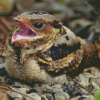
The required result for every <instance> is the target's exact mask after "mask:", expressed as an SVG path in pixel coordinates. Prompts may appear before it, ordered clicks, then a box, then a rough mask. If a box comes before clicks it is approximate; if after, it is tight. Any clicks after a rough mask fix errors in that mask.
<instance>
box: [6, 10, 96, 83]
mask: <svg viewBox="0 0 100 100" xmlns="http://www.w3.org/2000/svg"><path fill="white" fill-rule="evenodd" d="M13 19H14V20H16V21H17V22H18V23H19V26H18V27H16V28H15V29H14V30H12V31H11V32H10V33H9V34H8V36H7V39H6V60H5V64H6V65H5V69H6V71H7V72H8V74H9V75H10V76H11V77H14V78H18V79H20V80H23V81H26V82H29V83H33V82H41V83H52V82H56V83H61V84H63V83H64V82H66V75H74V74H75V73H77V72H78V71H80V70H82V69H83V68H85V67H86V66H89V65H91V62H92V61H93V58H94V57H95V52H96V47H95V46H94V45H93V44H92V43H90V42H88V41H86V40H84V39H82V38H81V37H78V36H76V35H75V34H74V33H73V32H72V31H71V30H70V29H69V28H67V27H66V26H64V25H63V23H62V21H61V19H59V18H57V17H55V16H53V15H51V14H49V13H47V12H45V11H27V12H23V13H22V14H20V15H18V16H17V17H15V18H13Z"/></svg>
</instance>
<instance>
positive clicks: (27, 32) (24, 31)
mask: <svg viewBox="0 0 100 100" xmlns="http://www.w3.org/2000/svg"><path fill="white" fill-rule="evenodd" d="M19 26H20V28H21V30H19V31H17V32H16V33H14V34H13V36H12V43H15V42H18V41H20V40H24V39H30V38H33V37H35V36H37V35H36V33H35V32H33V31H32V30H31V29H30V28H29V27H28V26H27V25H25V23H23V22H21V21H19Z"/></svg>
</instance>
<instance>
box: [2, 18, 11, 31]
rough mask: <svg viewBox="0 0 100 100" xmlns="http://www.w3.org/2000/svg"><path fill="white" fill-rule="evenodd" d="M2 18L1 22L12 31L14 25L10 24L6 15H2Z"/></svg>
mask: <svg viewBox="0 0 100 100" xmlns="http://www.w3.org/2000/svg"><path fill="white" fill-rule="evenodd" d="M0 19H1V22H2V23H3V24H4V25H5V26H6V28H7V29H8V30H9V31H11V30H12V27H11V26H10V24H9V23H8V22H7V21H6V20H5V18H4V17H0Z"/></svg>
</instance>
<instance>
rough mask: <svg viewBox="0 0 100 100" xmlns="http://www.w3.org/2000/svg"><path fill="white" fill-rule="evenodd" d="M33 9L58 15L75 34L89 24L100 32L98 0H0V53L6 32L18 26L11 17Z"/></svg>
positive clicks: (99, 3)
mask: <svg viewBox="0 0 100 100" xmlns="http://www.w3.org/2000/svg"><path fill="white" fill-rule="evenodd" d="M34 10H43V11H46V12H48V13H50V14H53V15H54V16H56V17H59V18H60V19H62V22H63V24H64V25H65V26H67V27H69V28H70V29H71V30H72V31H74V32H75V33H76V34H77V33H78V32H79V31H80V30H81V29H83V28H84V27H87V26H89V25H90V26H91V25H92V29H93V28H94V29H95V32H96V33H100V29H99V26H100V17H99V16H100V0H0V55H2V54H3V52H4V50H5V40H6V37H7V34H9V32H10V31H11V30H13V29H14V27H16V26H18V24H17V23H16V22H15V21H13V20H12V18H14V17H15V16H17V15H18V14H20V13H22V12H25V11H34ZM89 29H90V27H88V28H87V29H86V31H88V30H89ZM97 37H98V36H97ZM98 38H100V37H98ZM99 40H100V39H99ZM0 61H1V60H0Z"/></svg>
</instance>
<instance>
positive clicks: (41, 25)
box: [34, 22, 43, 29]
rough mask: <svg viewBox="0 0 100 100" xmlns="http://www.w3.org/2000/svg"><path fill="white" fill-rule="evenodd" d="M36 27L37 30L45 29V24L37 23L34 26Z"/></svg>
mask: <svg viewBox="0 0 100 100" xmlns="http://www.w3.org/2000/svg"><path fill="white" fill-rule="evenodd" d="M34 27H35V28H37V29H40V28H42V27H43V23H42V22H36V23H35V24H34Z"/></svg>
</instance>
